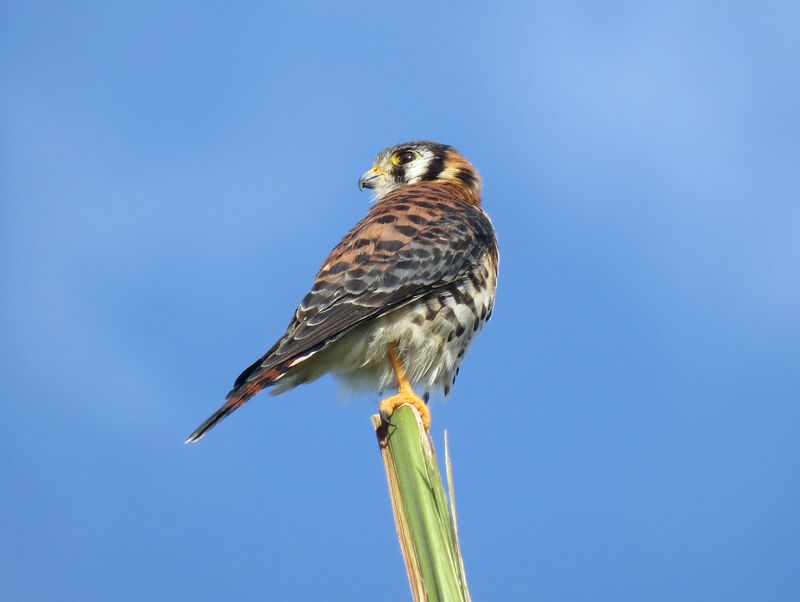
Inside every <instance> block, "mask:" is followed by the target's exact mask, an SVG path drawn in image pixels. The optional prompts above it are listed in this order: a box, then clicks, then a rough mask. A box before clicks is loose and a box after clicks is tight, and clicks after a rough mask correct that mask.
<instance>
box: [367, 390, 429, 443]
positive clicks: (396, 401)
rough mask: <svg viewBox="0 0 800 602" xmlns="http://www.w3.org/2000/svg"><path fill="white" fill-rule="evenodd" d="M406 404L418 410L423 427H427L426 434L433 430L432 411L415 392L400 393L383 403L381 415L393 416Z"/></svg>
mask: <svg viewBox="0 0 800 602" xmlns="http://www.w3.org/2000/svg"><path fill="white" fill-rule="evenodd" d="M404 403H407V404H410V405H412V406H414V407H415V408H417V411H418V412H419V415H420V417H421V418H422V426H424V427H425V432H426V433H427V432H428V431H430V430H431V411H430V410H429V409H428V404H426V403H425V402H424V401H422V400H421V399H420V398H419V397H417V396H416V395H415V394H414V392H413V391H402V390H401V391H398V392H397V395H392V396H391V397H387V398H386V399H384V400H383V401H381V403H380V405H379V406H378V407H379V408H380V411H381V414H383V415H384V416H391V415H392V413H393V412H394V411H395V409H397V408H398V407H399V406H401V405H403V404H404Z"/></svg>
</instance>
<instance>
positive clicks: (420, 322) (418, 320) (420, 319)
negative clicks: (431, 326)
mask: <svg viewBox="0 0 800 602" xmlns="http://www.w3.org/2000/svg"><path fill="white" fill-rule="evenodd" d="M411 323H412V324H416V325H417V326H422V325H423V324H424V323H425V318H424V317H422V316H414V319H413V320H411Z"/></svg>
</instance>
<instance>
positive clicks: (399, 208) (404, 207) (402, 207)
mask: <svg viewBox="0 0 800 602" xmlns="http://www.w3.org/2000/svg"><path fill="white" fill-rule="evenodd" d="M392 208H393V209H396V210H397V211H408V205H403V204H402V203H398V204H397V205H392Z"/></svg>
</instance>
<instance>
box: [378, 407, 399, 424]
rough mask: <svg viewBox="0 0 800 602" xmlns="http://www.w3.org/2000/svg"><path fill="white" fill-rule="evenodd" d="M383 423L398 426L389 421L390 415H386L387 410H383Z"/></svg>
mask: <svg viewBox="0 0 800 602" xmlns="http://www.w3.org/2000/svg"><path fill="white" fill-rule="evenodd" d="M381 422H382V423H383V424H385V425H386V426H397V425H396V424H395V423H394V422H392V421H391V420H389V414H387V413H386V410H381Z"/></svg>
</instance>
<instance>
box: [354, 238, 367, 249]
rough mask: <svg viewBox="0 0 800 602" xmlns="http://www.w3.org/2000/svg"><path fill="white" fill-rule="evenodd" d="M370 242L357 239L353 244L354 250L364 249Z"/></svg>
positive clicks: (365, 239)
mask: <svg viewBox="0 0 800 602" xmlns="http://www.w3.org/2000/svg"><path fill="white" fill-rule="evenodd" d="M371 242H372V241H371V240H369V239H368V238H359V239H358V240H357V241H356V242H354V243H353V248H354V249H360V248H361V247H366V246H367V245H368V244H369V243H371Z"/></svg>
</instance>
